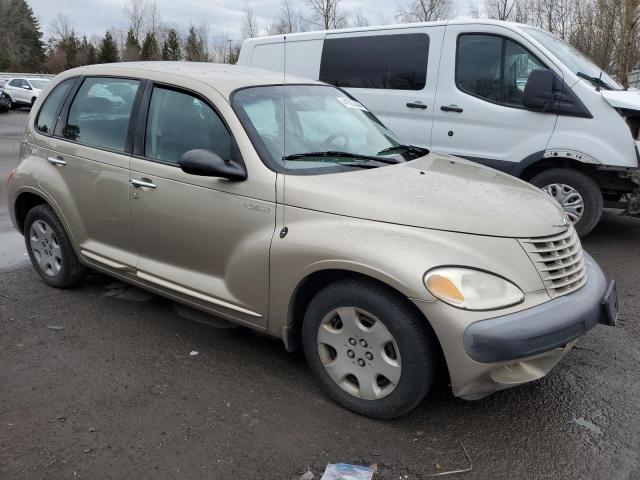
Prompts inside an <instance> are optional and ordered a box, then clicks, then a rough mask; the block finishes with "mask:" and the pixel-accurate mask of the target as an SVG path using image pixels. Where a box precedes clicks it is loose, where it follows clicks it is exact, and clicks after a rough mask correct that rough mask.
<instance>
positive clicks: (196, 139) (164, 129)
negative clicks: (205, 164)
mask: <svg viewBox="0 0 640 480" xmlns="http://www.w3.org/2000/svg"><path fill="white" fill-rule="evenodd" d="M196 149H203V150H209V151H211V152H214V153H216V154H218V155H219V156H220V157H221V158H222V159H224V160H229V159H230V158H231V134H230V133H229V132H228V131H227V127H226V126H225V124H224V123H223V122H222V120H221V119H220V117H219V116H218V114H217V113H216V112H215V111H214V110H213V109H212V108H211V107H210V106H209V105H207V104H206V103H205V102H204V101H202V100H200V99H199V98H197V97H195V96H193V95H190V94H188V93H183V92H179V91H177V90H171V89H167V88H162V87H154V89H153V93H152V94H151V104H150V105H149V114H148V116H147V131H146V135H145V142H144V156H145V157H147V158H152V159H155V160H159V161H161V162H166V163H171V164H177V163H178V161H179V160H180V157H182V155H183V154H184V153H186V152H188V151H189V150H196Z"/></svg>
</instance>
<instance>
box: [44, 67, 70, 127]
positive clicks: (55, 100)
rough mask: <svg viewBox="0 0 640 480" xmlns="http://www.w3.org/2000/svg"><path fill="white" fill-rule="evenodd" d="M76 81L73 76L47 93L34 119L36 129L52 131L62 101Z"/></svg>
mask: <svg viewBox="0 0 640 480" xmlns="http://www.w3.org/2000/svg"><path fill="white" fill-rule="evenodd" d="M75 81H76V79H75V78H70V79H68V80H65V81H64V82H62V83H61V84H60V85H58V86H57V87H56V88H54V89H53V91H52V92H51V93H50V94H49V96H48V97H47V99H46V100H45V101H44V104H43V105H42V108H41V109H40V113H39V114H38V119H37V120H36V129H37V130H38V131H39V132H42V133H53V127H54V126H55V124H56V120H57V119H58V112H59V111H60V108H61V107H62V103H63V102H64V100H65V99H66V98H67V94H68V93H69V90H70V89H71V87H72V86H73V83H74V82H75Z"/></svg>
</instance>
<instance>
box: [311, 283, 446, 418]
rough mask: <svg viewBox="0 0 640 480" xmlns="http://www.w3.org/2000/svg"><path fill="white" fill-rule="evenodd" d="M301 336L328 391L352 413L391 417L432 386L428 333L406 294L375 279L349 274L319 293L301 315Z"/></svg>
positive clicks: (432, 363) (432, 351) (433, 354)
mask: <svg viewBox="0 0 640 480" xmlns="http://www.w3.org/2000/svg"><path fill="white" fill-rule="evenodd" d="M302 337H303V338H302V340H303V345H304V352H305V356H306V358H307V362H308V363H309V365H310V367H311V370H312V371H313V373H314V374H315V375H316V377H317V378H318V379H319V381H320V383H321V384H322V386H323V387H324V388H325V390H326V391H327V393H328V394H329V395H330V396H331V397H332V398H333V399H334V400H335V401H337V402H338V403H339V404H341V405H342V406H344V407H346V408H348V409H350V410H353V411H355V412H357V413H360V414H362V415H366V416H370V417H375V418H394V417H397V416H400V415H403V414H405V413H407V412H408V411H410V410H411V409H413V408H414V407H415V406H416V405H417V404H418V403H419V402H420V401H421V400H422V399H423V398H424V397H425V396H426V395H427V393H428V392H429V390H430V389H431V385H432V383H433V378H434V375H435V368H436V360H437V352H438V349H437V345H436V341H435V335H434V333H433V331H432V330H431V328H430V326H429V325H428V323H427V321H426V319H425V318H424V317H423V316H422V315H421V314H420V313H419V312H417V311H416V310H415V309H414V308H413V307H412V305H411V304H410V303H409V302H408V300H407V299H406V298H404V297H402V296H401V295H399V294H397V293H396V292H394V291H392V290H390V289H387V288H385V287H384V286H382V285H379V284H377V283H375V282H371V281H367V280H361V279H347V280H341V281H338V282H336V283H334V284H331V285H329V286H328V287H326V288H324V289H323V290H322V291H320V292H319V293H318V294H317V295H316V296H315V297H314V298H313V300H312V301H311V303H310V304H309V306H308V308H307V311H306V313H305V317H304V323H303V327H302Z"/></svg>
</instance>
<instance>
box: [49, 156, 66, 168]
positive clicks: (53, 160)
mask: <svg viewBox="0 0 640 480" xmlns="http://www.w3.org/2000/svg"><path fill="white" fill-rule="evenodd" d="M47 161H48V162H49V163H50V164H51V165H60V166H63V165H66V164H67V162H65V161H64V160H63V159H62V158H60V157H49V158H47Z"/></svg>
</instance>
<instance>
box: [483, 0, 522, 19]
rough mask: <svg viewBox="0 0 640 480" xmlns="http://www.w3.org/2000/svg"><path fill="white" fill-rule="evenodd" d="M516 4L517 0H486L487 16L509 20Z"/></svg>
mask: <svg viewBox="0 0 640 480" xmlns="http://www.w3.org/2000/svg"><path fill="white" fill-rule="evenodd" d="M515 5H516V0H485V8H486V10H487V17H489V18H491V19H493V20H509V19H510V17H511V14H512V13H513V12H514V7H515Z"/></svg>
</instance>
